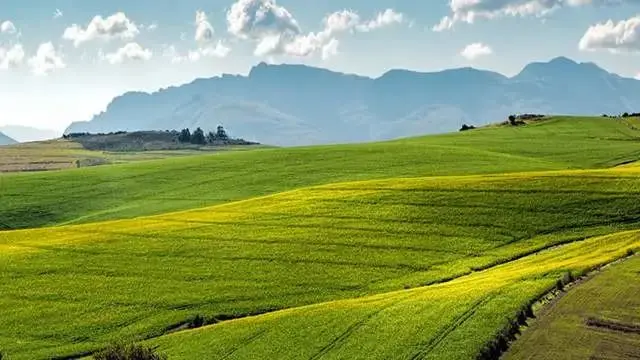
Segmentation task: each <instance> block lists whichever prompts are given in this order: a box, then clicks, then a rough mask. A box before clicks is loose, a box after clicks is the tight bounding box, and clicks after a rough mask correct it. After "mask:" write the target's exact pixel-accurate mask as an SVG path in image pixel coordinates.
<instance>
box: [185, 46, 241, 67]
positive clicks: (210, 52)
mask: <svg viewBox="0 0 640 360" xmlns="http://www.w3.org/2000/svg"><path fill="white" fill-rule="evenodd" d="M230 52H231V49H230V48H229V47H227V46H226V45H225V44H224V43H223V42H222V41H218V42H217V43H216V44H215V45H212V46H206V47H201V48H198V49H196V50H193V51H189V53H188V54H187V58H188V59H189V60H190V61H192V62H195V61H198V60H200V59H201V58H203V57H211V58H224V57H227V55H229V53H230Z"/></svg>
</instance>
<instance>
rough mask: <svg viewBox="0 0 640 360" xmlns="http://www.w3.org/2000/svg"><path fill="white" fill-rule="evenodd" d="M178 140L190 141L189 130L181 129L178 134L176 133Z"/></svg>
mask: <svg viewBox="0 0 640 360" xmlns="http://www.w3.org/2000/svg"><path fill="white" fill-rule="evenodd" d="M178 141H179V142H181V143H188V142H191V131H189V129H188V128H187V129H182V130H181V131H180V135H178Z"/></svg>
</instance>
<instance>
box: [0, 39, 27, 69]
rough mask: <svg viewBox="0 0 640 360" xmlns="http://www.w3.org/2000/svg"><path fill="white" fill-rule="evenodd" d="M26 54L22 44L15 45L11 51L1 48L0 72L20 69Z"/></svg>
mask: <svg viewBox="0 0 640 360" xmlns="http://www.w3.org/2000/svg"><path fill="white" fill-rule="evenodd" d="M24 57H25V53H24V48H23V47H22V44H15V45H13V46H12V47H10V48H9V49H5V48H3V47H0V70H8V69H12V68H15V67H18V66H20V65H21V64H22V62H23V61H24Z"/></svg>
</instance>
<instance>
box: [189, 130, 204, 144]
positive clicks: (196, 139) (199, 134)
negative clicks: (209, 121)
mask: <svg viewBox="0 0 640 360" xmlns="http://www.w3.org/2000/svg"><path fill="white" fill-rule="evenodd" d="M191 143H192V144H198V145H205V144H206V143H207V139H206V138H205V137H204V131H202V129H201V128H197V129H196V130H195V131H194V132H193V134H191Z"/></svg>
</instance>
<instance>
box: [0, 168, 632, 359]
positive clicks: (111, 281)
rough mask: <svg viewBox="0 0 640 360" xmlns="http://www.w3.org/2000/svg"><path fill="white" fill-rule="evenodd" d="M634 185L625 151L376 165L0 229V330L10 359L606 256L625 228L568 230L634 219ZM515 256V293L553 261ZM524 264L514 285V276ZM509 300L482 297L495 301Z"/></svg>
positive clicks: (547, 278)
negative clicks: (559, 161)
mask: <svg viewBox="0 0 640 360" xmlns="http://www.w3.org/2000/svg"><path fill="white" fill-rule="evenodd" d="M639 193H640V168H637V167H628V168H620V169H615V170H598V171H558V172H543V173H521V174H511V175H490V176H460V177H431V178H416V179H391V180H380V181H373V182H355V183H346V184H333V185H326V186H322V187H317V188H309V189H302V190H296V191H292V192H288V193H282V194H278V195H275V196H268V197H263V198H256V199H253V200H249V201H243V202H237V203H231V204H227V205H220V206H217V207H212V208H204V209H197V210H192V211H187V212H180V213H171V214H166V215H161V216H156V217H150V218H137V219H133V220H120V221H112V222H105V223H94V224H87V225H75V226H63V227H57V228H45V229H34V230H18V231H9V232H4V233H0V234H2V237H1V238H0V254H1V255H0V274H1V275H0V277H2V278H0V307H2V308H4V309H11V310H10V311H8V312H5V313H3V316H2V318H0V344H7V345H4V347H5V348H6V350H7V351H8V352H9V353H11V354H12V358H15V359H32V358H44V357H46V356H51V355H66V354H69V353H75V352H79V351H84V350H88V349H94V348H96V347H101V346H105V345H106V344H108V343H109V342H111V341H113V340H115V339H118V338H121V337H124V338H125V339H136V338H138V339H140V338H147V337H152V336H157V335H160V334H162V333H164V332H165V331H166V329H169V328H172V327H173V326H176V325H179V324H181V323H184V322H185V321H188V320H189V319H192V318H193V317H195V316H196V315H202V316H204V317H205V318H206V319H210V320H212V319H214V318H216V317H230V316H231V317H235V316H244V315H250V314H256V313H262V312H266V311H273V310H278V309H284V308H291V307H298V306H303V305H309V304H314V303H320V302H325V301H330V300H336V299H346V298H355V297H361V296H367V295H373V294H379V293H384V292H388V291H397V290H402V289H404V288H413V287H420V286H424V285H429V284H436V283H438V282H441V281H443V280H446V279H451V278H457V277H460V276H464V275H466V274H469V273H470V272H473V271H476V270H481V269H484V268H491V267H492V266H494V265H496V264H499V263H504V262H509V261H511V260H513V259H516V258H519V257H523V256H526V255H528V254H533V253H536V252H539V251H542V250H543V249H545V248H549V247H551V246H554V245H558V244H565V243H573V242H575V245H574V244H572V245H573V246H577V247H578V248H579V249H583V248H582V247H580V246H581V245H580V244H583V243H584V244H590V243H591V242H597V243H598V244H601V245H603V247H596V248H594V247H593V246H591V247H589V248H588V251H586V253H585V256H587V258H588V259H589V261H586V262H584V261H582V260H580V258H578V257H576V258H575V259H572V257H571V256H569V255H567V254H568V253H567V254H565V255H564V256H568V257H569V258H568V259H572V260H570V261H569V260H567V261H566V262H562V263H561V264H560V265H559V267H558V269H569V270H576V271H580V270H581V269H583V268H585V267H589V266H591V265H593V262H592V260H593V259H592V258H591V257H592V256H597V262H598V263H600V262H602V263H605V262H607V261H608V260H611V259H613V258H616V257H618V256H620V255H621V254H624V253H625V252H626V250H627V249H631V248H636V247H637V246H638V245H640V244H638V241H639V240H640V239H639V238H638V235H637V233H627V234H625V235H624V236H622V237H616V238H615V239H616V240H615V241H613V240H612V241H608V240H606V239H609V238H605V240H602V239H601V240H589V241H588V242H583V241H582V240H583V239H585V238H593V237H597V236H602V235H605V234H610V233H615V232H621V231H626V230H631V229H638V228H640V216H639V215H638V214H640V202H638V201H637V195H638V194H639ZM612 239H613V238H612ZM618 241H620V242H618ZM604 245H606V246H604ZM571 248H573V247H571ZM576 251H578V250H576ZM579 251H580V254H581V253H582V252H581V251H582V250H579ZM536 258H537V257H536V256H532V260H531V261H535V259H536ZM527 261H528V260H523V261H522V262H519V263H525V264H526V263H527ZM519 263H514V264H519ZM513 266H515V265H513ZM517 269H518V271H524V272H527V273H528V272H531V271H533V273H532V275H530V276H532V277H534V278H535V277H537V276H541V277H542V278H541V281H540V283H536V284H535V285H536V286H535V287H534V288H532V291H533V290H535V291H533V292H531V291H526V292H522V293H521V294H520V295H518V296H521V297H520V298H518V303H517V304H520V302H521V301H525V300H526V299H529V298H531V297H533V296H534V295H535V294H537V293H539V292H541V291H543V290H544V289H545V288H546V287H548V285H549V284H553V283H554V281H555V280H557V278H559V277H560V276H561V274H560V273H559V272H558V271H559V270H558V271H556V270H553V271H551V272H547V271H542V272H539V271H541V270H540V268H539V267H534V268H527V267H524V266H523V267H517ZM554 269H555V268H554ZM510 273H511V272H510ZM535 274H538V275H535ZM530 276H527V277H524V278H523V279H520V278H518V279H513V282H514V286H516V287H517V288H518V289H520V290H522V288H521V286H524V285H522V284H521V283H520V280H522V281H524V280H527V279H529V280H531V279H532V278H530ZM461 281H462V280H461ZM510 281H511V280H510ZM527 281H528V280H527ZM525 284H528V282H526V281H525ZM427 288H430V287H427ZM471 288H476V286H475V285H473V286H470V289H471ZM456 296H457V295H456ZM506 300H507V299H503V301H506ZM447 304H448V303H443V305H442V306H443V307H442V308H439V309H440V311H442V310H443V309H446V308H447V306H449V305H447ZM465 304H466V303H465ZM467 305H468V304H467ZM467 305H465V306H467ZM492 306H493V305H492ZM496 306H497V305H496ZM512 310H513V309H512V308H511V307H504V308H498V309H493V310H492V311H494V312H495V311H499V313H500V314H501V316H503V317H507V316H510V315H511V314H512ZM345 311H347V310H345ZM408 314H410V313H407V314H406V315H405V316H407V315H408ZM451 315H452V316H453V315H454V313H453V312H452V313H451ZM331 316H334V315H331ZM345 316H346V315H345ZM348 318H350V317H346V318H345V319H348ZM304 319H306V317H303V318H299V321H306V320H304ZM352 319H353V318H352ZM291 321H293V320H291ZM43 322H45V323H46V324H47V326H45V327H43V326H38V324H41V323H43ZM287 326H288V325H287ZM296 326H302V325H301V324H299V325H296ZM341 326H342V325H341ZM347 326H348V325H347ZM483 326H484V325H483ZM486 326H497V325H496V324H494V325H486ZM312 327H314V328H315V327H316V325H314V326H312ZM288 329H289V328H288V327H283V328H282V330H281V331H282V333H281V334H280V335H277V336H285V334H286V333H287V332H288V331H290V330H291V329H289V330H288ZM495 330H496V331H497V330H498V329H495ZM327 331H330V332H333V331H334V330H331V329H328V330H327ZM214 334H217V333H214ZM243 334H244V333H243ZM233 336H234V339H235V336H236V335H233ZM237 336H240V335H237ZM372 336H373V335H372ZM214 337H215V335H214ZM216 339H217V337H216ZM233 341H240V340H233ZM478 341H479V340H478ZM290 344H291V345H293V343H290ZM389 346H391V345H389ZM398 346H400V345H398ZM308 350H309V351H311V350H312V348H309V349H308ZM292 351H293V350H292ZM291 356H292V357H295V356H294V354H293V353H292V355H291Z"/></svg>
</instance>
